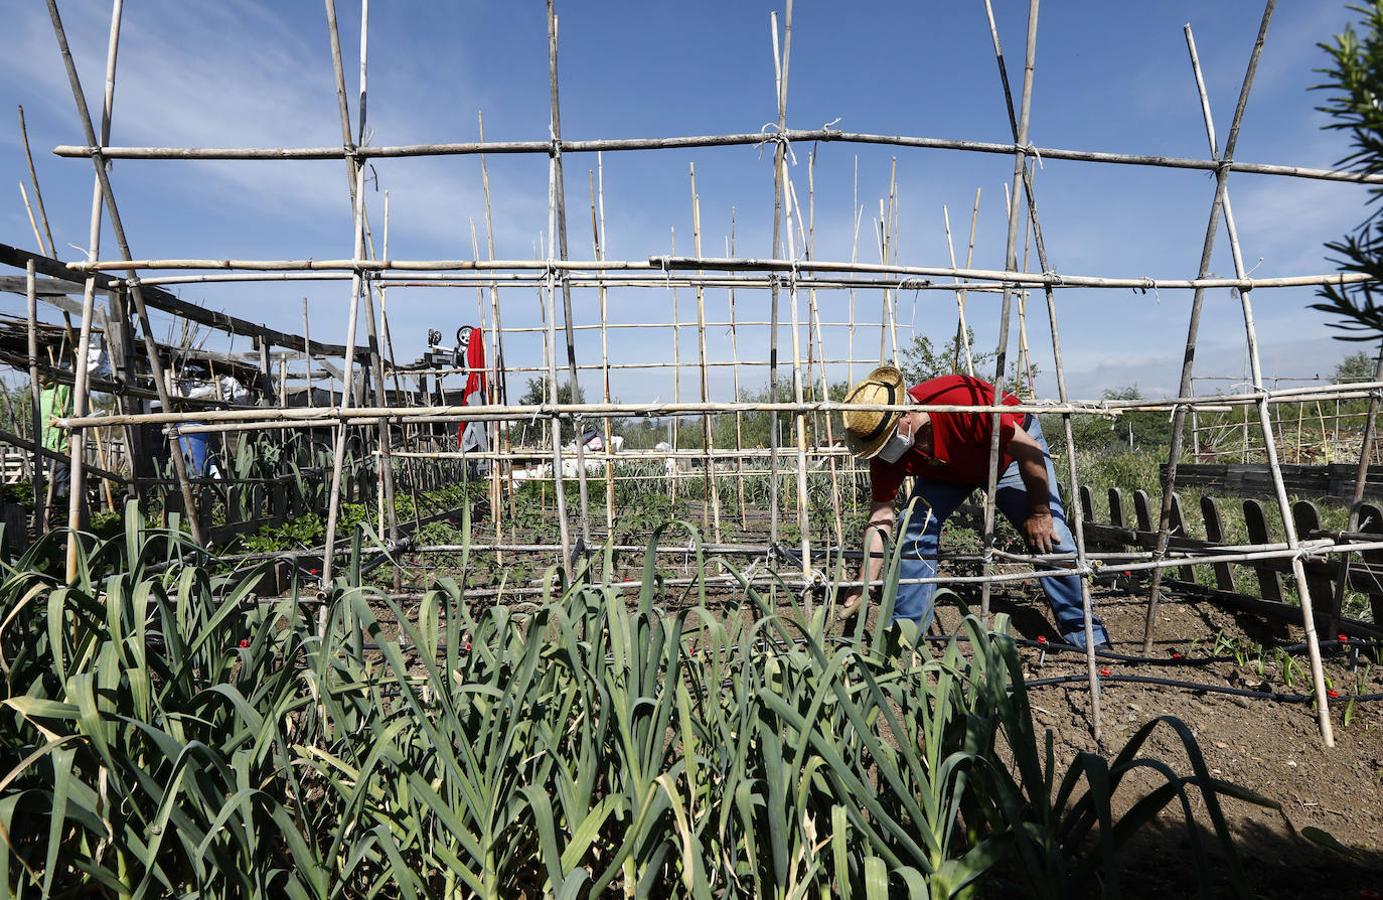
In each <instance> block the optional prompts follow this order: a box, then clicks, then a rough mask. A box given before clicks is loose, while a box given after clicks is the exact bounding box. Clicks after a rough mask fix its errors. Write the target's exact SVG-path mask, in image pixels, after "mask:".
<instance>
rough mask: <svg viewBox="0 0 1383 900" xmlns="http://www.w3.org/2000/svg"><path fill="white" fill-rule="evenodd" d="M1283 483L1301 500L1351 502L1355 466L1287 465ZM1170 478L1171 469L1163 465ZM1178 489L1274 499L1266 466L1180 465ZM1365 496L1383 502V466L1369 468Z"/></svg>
mask: <svg viewBox="0 0 1383 900" xmlns="http://www.w3.org/2000/svg"><path fill="white" fill-rule="evenodd" d="M1280 468H1281V469H1282V480H1283V483H1284V484H1285V485H1286V487H1287V493H1288V494H1292V495H1296V496H1299V497H1325V498H1330V499H1335V500H1344V501H1349V500H1352V499H1353V498H1354V476H1355V473H1356V472H1357V471H1358V466H1357V465H1356V464H1355V463H1336V464H1332V465H1325V466H1298V465H1283V466H1280ZM1161 474H1162V477H1163V478H1164V479H1165V478H1166V477H1167V466H1166V465H1165V464H1164V465H1163V466H1162V472H1161ZM1177 486H1178V487H1202V488H1214V489H1216V490H1219V491H1224V492H1225V493H1227V494H1232V495H1235V496H1241V497H1272V496H1274V495H1275V491H1274V488H1273V478H1272V472H1271V471H1270V470H1269V469H1268V467H1267V466H1266V465H1249V464H1238V463H1229V464H1223V463H1198V464H1194V465H1192V464H1187V465H1179V466H1177ZM1364 496H1366V497H1376V498H1380V499H1383V466H1369V469H1368V475H1367V476H1366V477H1365V479H1364Z"/></svg>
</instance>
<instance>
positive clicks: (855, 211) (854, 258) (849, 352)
mask: <svg viewBox="0 0 1383 900" xmlns="http://www.w3.org/2000/svg"><path fill="white" fill-rule="evenodd" d="M850 204H851V206H850V211H851V213H852V215H853V216H854V218H855V223H854V229H853V231H852V234H851V238H850V264H851V265H855V264H856V263H858V262H859V255H860V252H859V251H860V220H861V219H863V218H864V207H863V206H861V205H860V156H859V154H858V153H856V154H855V168H854V180H853V189H852V193H851V200H850ZM847 306H848V316H847V319H848V321H849V329H850V330H849V332H848V338H847V339H848V342H849V345H848V346H847V347H846V352H845V358H846V359H848V360H849V362H847V363H846V364H845V377H846V380H848V381H849V382H850V384H852V385H853V384H854V383H855V309H856V306H855V289H854V287H851V288H850V291H849V294H848V297H847ZM846 465H847V466H848V467H849V468H848V471H849V473H850V480H851V485H852V487H851V490H850V514H851V515H852V516H853V515H854V514H855V513H856V512H858V500H857V499H856V494H858V493H859V492H858V491H856V490H854V488H853V485H854V483H855V480H856V479H857V478H858V477H859V472H860V467H859V462H858V461H857V460H856V459H855V458H854V457H853V456H852V457H850V461H849V462H847V463H846ZM842 546H844V545H842Z"/></svg>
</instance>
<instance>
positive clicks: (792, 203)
mask: <svg viewBox="0 0 1383 900" xmlns="http://www.w3.org/2000/svg"><path fill="white" fill-rule="evenodd" d="M783 184H784V185H786V186H787V191H786V196H785V198H784V199H785V201H786V203H785V206H784V213H785V214H786V216H787V222H788V225H787V229H786V231H787V239H788V258H789V259H796V258H797V242H796V241H795V240H794V239H793V236H792V217H793V213H794V208H795V207H796V206H797V191H796V190H795V189H794V188H793V185H792V181H791V180H790V179H789V178H788V173H787V161H786V159H784V161H783ZM789 279H790V280H789V281H788V308H789V309H790V310H791V313H792V399H793V401H794V402H795V403H799V404H801V403H804V402H805V401H804V400H803V397H802V348H801V343H802V323H801V315H800V311H799V307H798V303H797V277H796V276H795V275H792V276H789ZM808 340H810V335H808ZM793 421H794V424H795V425H796V429H795V430H796V433H797V528H798V530H799V531H800V532H801V548H802V577H803V578H810V577H811V518H810V516H809V514H808V509H807V499H808V497H807V414H806V412H804V411H801V410H799V411H798V413H797V415H796V416H794V417H793ZM804 599H805V604H804V608H805V611H806V614H807V617H808V618H810V617H811V615H812V600H811V597H810V596H808V597H806V598H804Z"/></svg>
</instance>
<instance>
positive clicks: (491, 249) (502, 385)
mask: <svg viewBox="0 0 1383 900" xmlns="http://www.w3.org/2000/svg"><path fill="white" fill-rule="evenodd" d="M476 122H477V124H478V125H479V129H480V140H481V142H482V143H483V142H484V141H485V114H484V113H483V112H481V111H479V110H477V111H476ZM480 187H481V193H482V194H483V195H484V197H485V246H486V249H487V252H488V253H489V259H490V261H491V262H494V259H495V221H494V214H493V212H492V209H491V206H490V169H489V166H488V165H487V163H486V162H485V154H484V153H482V154H480ZM490 318H491V319H492V320H493V322H494V326H495V330H494V345H495V381H496V391H497V393H496V397H497V398H498V400H499V402H501V403H508V402H509V381H508V373H509V370H508V367H507V366H506V365H505V362H504V359H505V357H504V326H503V325H502V324H501V320H500V305H499V286H498V285H497V284H496V283H495V282H494V281H493V280H492V281H491V282H490ZM544 339H546V336H545V337H544ZM496 431H497V435H496V437H497V438H500V439H501V440H502V443H503V446H504V448H505V449H506V450H507V449H509V447H510V440H511V436H510V432H509V422H508V421H507V420H503V419H501V420H497V422H496ZM499 445H500V441H498V440H497V441H496V446H499ZM497 474H499V475H503V474H504V473H502V472H501V473H497ZM508 474H509V476H510V480H511V482H512V480H513V467H512V466H511V467H510V469H509V473H508ZM516 514H517V513H516V510H515V499H514V492H513V491H512V490H510V491H509V518H510V520H511V521H512V520H513V518H514V517H515V515H516ZM499 527H500V525H499V511H498V510H495V533H496V534H498V533H499Z"/></svg>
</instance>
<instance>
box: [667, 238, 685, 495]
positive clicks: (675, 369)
mask: <svg viewBox="0 0 1383 900" xmlns="http://www.w3.org/2000/svg"><path fill="white" fill-rule="evenodd" d="M672 252H673V253H674V254H675V253H676V252H677V228H676V227H673V228H672ZM672 402H673V403H680V402H682V317H681V312H680V310H679V308H678V304H677V288H676V287H674V288H673V289H672ZM681 424H682V423H681V421H680V420H678V419H673V420H672V424H671V432H672V450H673V452H674V453H676V452H677V450H678V449H679V447H680V444H679V443H678V440H677V439H678V437H679V436H680V431H681ZM669 488H670V490H671V493H672V501H673V502H674V503H676V502H677V482H676V481H673V482H671V484H670V485H669Z"/></svg>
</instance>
